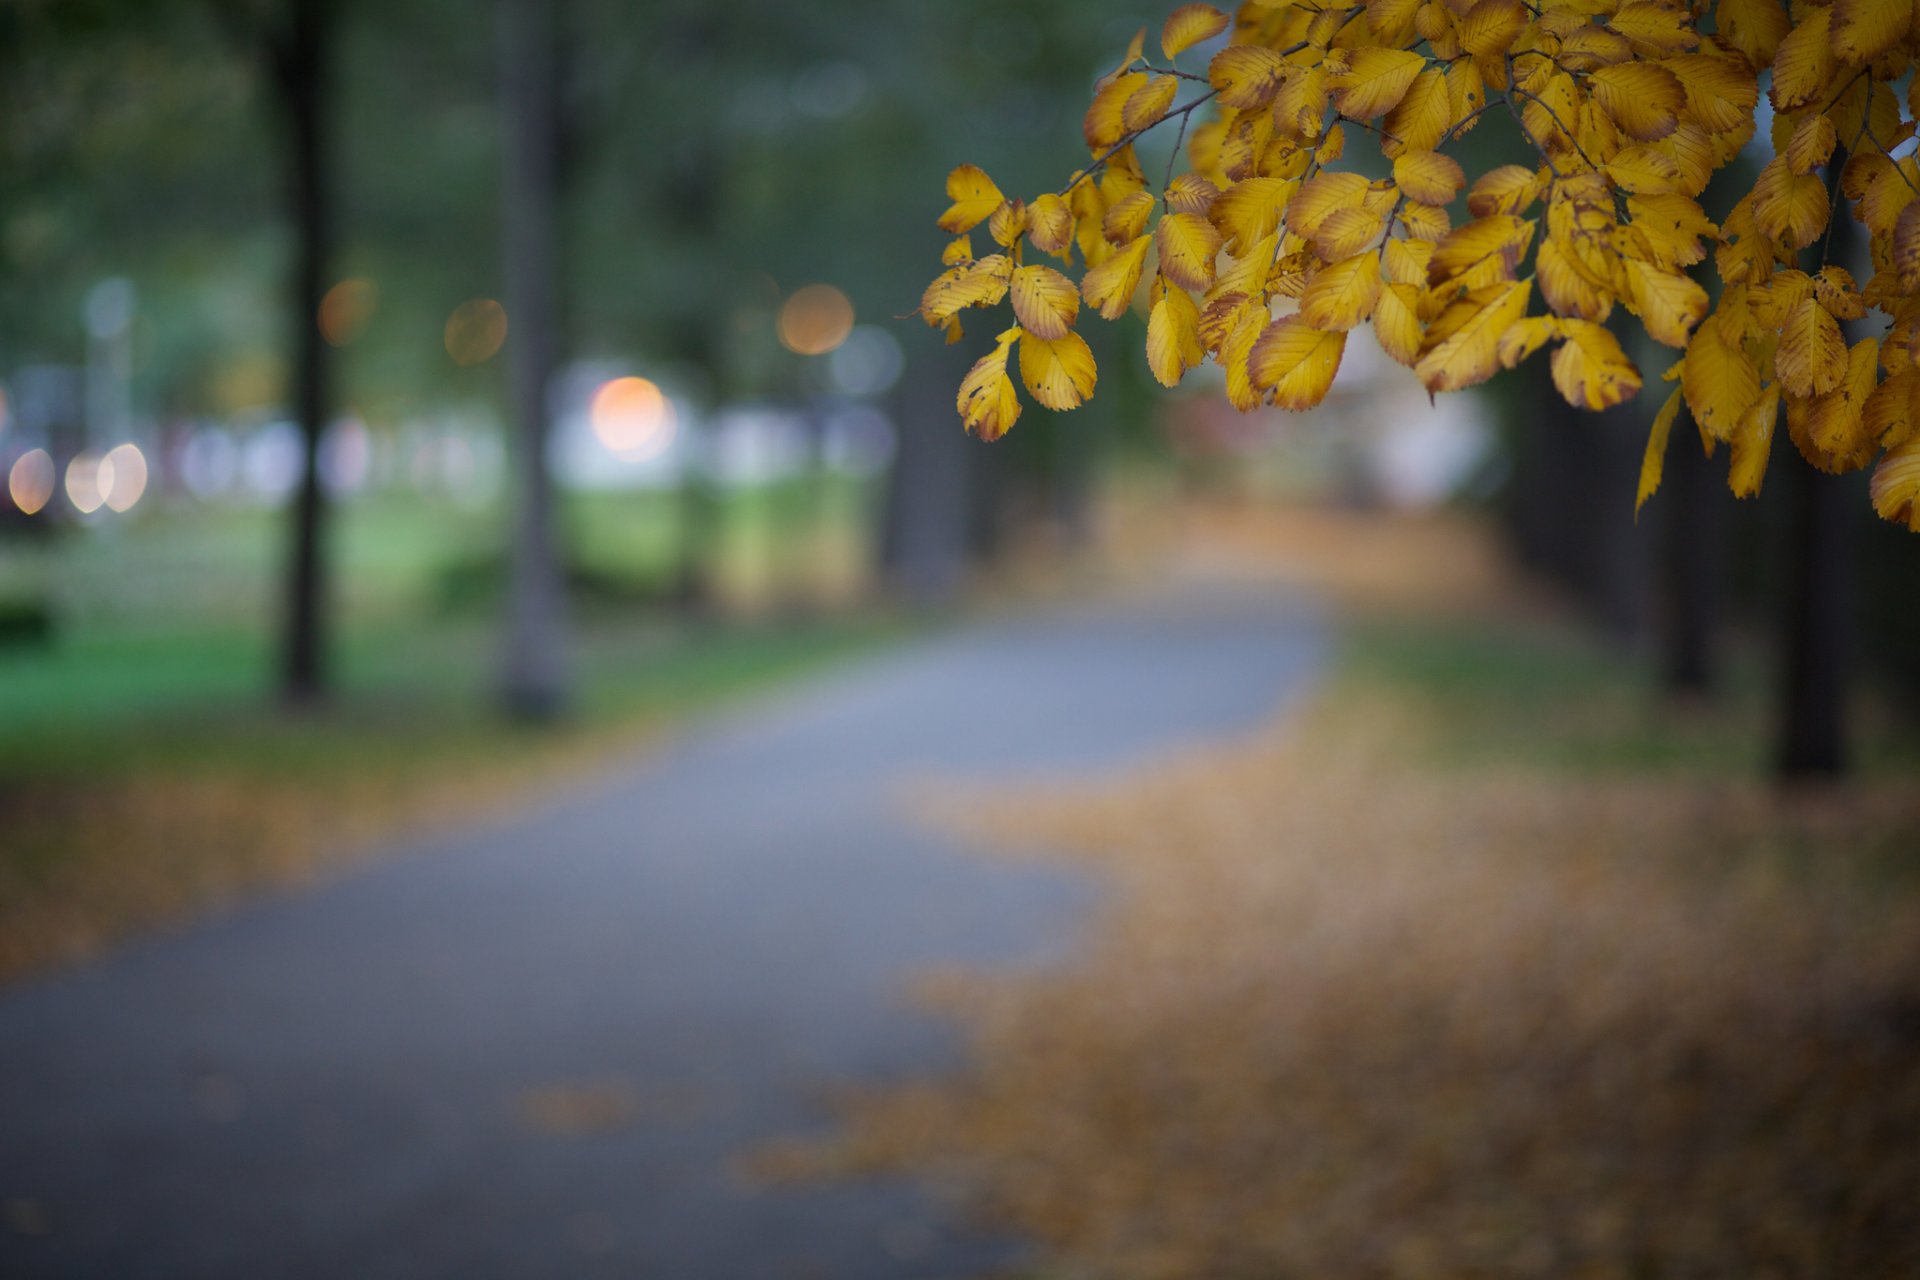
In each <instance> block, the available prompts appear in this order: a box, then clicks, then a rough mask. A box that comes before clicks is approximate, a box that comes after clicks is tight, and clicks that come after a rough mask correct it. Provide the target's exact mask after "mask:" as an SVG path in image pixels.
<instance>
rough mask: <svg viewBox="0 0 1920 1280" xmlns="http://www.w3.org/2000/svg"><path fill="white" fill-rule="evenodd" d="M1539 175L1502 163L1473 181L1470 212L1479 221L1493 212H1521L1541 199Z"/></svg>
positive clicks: (1533, 171) (1520, 166) (1514, 165)
mask: <svg viewBox="0 0 1920 1280" xmlns="http://www.w3.org/2000/svg"><path fill="white" fill-rule="evenodd" d="M1542 186H1543V184H1542V183H1541V181H1540V177H1539V174H1538V173H1537V172H1536V171H1535V170H1532V169H1529V168H1527V167H1526V166H1525V165H1518V164H1503V165H1501V166H1499V167H1498V168H1495V169H1489V170H1487V171H1486V172H1485V173H1483V174H1481V175H1480V176H1479V177H1478V178H1475V179H1474V182H1473V189H1472V190H1471V191H1469V192H1467V210H1468V211H1469V212H1470V213H1472V214H1473V216H1474V217H1476V218H1484V217H1486V216H1487V215H1488V214H1490V213H1522V212H1524V211H1525V210H1526V209H1527V207H1528V206H1529V205H1531V204H1532V203H1533V202H1534V201H1535V200H1538V199H1539V198H1540V191H1541V188H1542Z"/></svg>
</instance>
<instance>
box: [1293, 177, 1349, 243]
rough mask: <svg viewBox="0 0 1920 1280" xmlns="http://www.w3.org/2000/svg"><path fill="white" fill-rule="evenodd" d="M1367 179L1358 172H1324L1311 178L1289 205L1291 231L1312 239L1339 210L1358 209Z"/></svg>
mask: <svg viewBox="0 0 1920 1280" xmlns="http://www.w3.org/2000/svg"><path fill="white" fill-rule="evenodd" d="M1366 194H1367V180H1366V179H1365V178H1363V177H1361V176H1360V175H1359V174H1357V173H1322V174H1319V175H1318V176H1316V177H1313V178H1309V179H1308V180H1307V181H1306V182H1305V183H1303V184H1301V187H1300V189H1299V190H1298V191H1296V192H1295V193H1294V195H1293V199H1292V200H1290V201H1288V202H1287V230H1289V231H1291V232H1293V233H1294V234H1295V235H1297V236H1300V237H1301V238H1302V239H1308V238H1311V237H1312V235H1313V233H1314V232H1315V231H1317V230H1319V229H1320V224H1321V223H1322V222H1325V221H1326V220H1327V218H1328V217H1330V216H1331V215H1332V214H1333V212H1334V211H1335V210H1336V209H1344V208H1349V207H1358V206H1359V204H1360V202H1361V201H1362V200H1363V199H1364V198H1365V196H1366Z"/></svg>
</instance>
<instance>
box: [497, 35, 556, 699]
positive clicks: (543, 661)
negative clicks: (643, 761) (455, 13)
mask: <svg viewBox="0 0 1920 1280" xmlns="http://www.w3.org/2000/svg"><path fill="white" fill-rule="evenodd" d="M499 3H500V9H499V18H500V32H499V35H500V96H501V121H502V133H503V136H502V142H503V147H502V155H503V164H502V176H503V183H504V185H503V190H502V198H501V215H502V217H501V222H502V232H503V239H504V248H505V257H506V261H505V278H506V308H507V320H508V324H509V325H510V330H509V333H510V336H509V338H508V342H507V365H508V368H507V375H508V382H509V399H510V402H511V421H510V424H509V428H508V433H509V445H508V458H509V460H510V468H509V469H510V476H511V484H512V494H513V530H512V540H511V543H510V545H509V548H508V575H509V577H508V585H507V629H506V648H505V653H504V655H503V662H502V669H501V683H500V692H501V698H502V700H503V703H504V706H505V708H506V711H507V713H508V714H509V715H512V716H515V717H517V718H521V719H534V720H540V719H548V718H551V717H553V716H555V715H557V714H559V713H560V712H561V711H562V710H563V709H564V707H565V702H566V693H567V670H566V666H567V663H566V621H565V607H566V601H565V592H564V587H563V584H562V581H561V576H560V569H559V564H558V560H557V557H556V555H555V548H556V541H557V540H556V537H555V532H554V511H553V505H554V504H553V484H552V479H551V477H550V475H549V474H548V469H547V434H548V418H549V406H548V392H549V388H550V386H551V384H552V380H553V372H554V364H555V360H556V346H557V343H556V326H557V322H558V297H557V286H556V280H555V276H556V270H555V266H556V256H557V249H556V244H555V224H554V210H555V204H556V203H557V202H556V199H555V195H556V184H557V179H558V171H557V165H556V155H555V151H556V148H555V143H556V128H555V122H556V117H555V112H556V106H557V100H556V85H555V63H556V61H557V56H558V50H557V45H558V28H557V22H556V14H555V5H554V4H553V3H552V2H551V0H499Z"/></svg>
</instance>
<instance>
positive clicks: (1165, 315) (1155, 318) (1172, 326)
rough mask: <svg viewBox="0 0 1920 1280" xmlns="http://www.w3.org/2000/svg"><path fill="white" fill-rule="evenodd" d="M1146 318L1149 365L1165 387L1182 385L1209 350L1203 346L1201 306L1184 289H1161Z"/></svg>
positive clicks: (1155, 376) (1157, 379) (1156, 378)
mask: <svg viewBox="0 0 1920 1280" xmlns="http://www.w3.org/2000/svg"><path fill="white" fill-rule="evenodd" d="M1159 292H1160V297H1159V300H1158V301H1156V302H1155V303H1154V304H1153V314H1152V315H1151V316H1149V317H1148V318H1147V368H1149V369H1151V370H1152V371H1153V376H1154V378H1155V380H1156V381H1158V382H1159V383H1160V385H1161V386H1163V387H1171V386H1176V385H1178V384H1179V382H1180V379H1181V377H1182V376H1184V375H1185V374H1186V372H1187V370H1189V369H1191V368H1194V367H1195V366H1196V365H1198V364H1199V363H1200V362H1201V361H1202V360H1203V359H1205V358H1206V353H1205V352H1204V351H1202V350H1201V348H1200V309H1199V308H1198V307H1196V306H1195V305H1194V302H1193V299H1192V297H1190V296H1189V295H1188V294H1187V292H1186V290H1184V289H1167V288H1162V289H1161V290H1160V291H1159Z"/></svg>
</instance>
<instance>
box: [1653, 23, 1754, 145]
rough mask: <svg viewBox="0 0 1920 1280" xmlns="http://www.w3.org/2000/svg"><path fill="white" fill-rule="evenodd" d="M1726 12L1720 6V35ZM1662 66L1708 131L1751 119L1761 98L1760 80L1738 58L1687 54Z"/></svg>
mask: <svg viewBox="0 0 1920 1280" xmlns="http://www.w3.org/2000/svg"><path fill="white" fill-rule="evenodd" d="M1726 12H1727V11H1726V7H1725V6H1724V5H1723V6H1722V7H1721V10H1720V13H1721V28H1720V29H1721V33H1722V34H1723V35H1724V34H1725V32H1726ZM1769 57H1771V54H1769ZM1665 66H1666V68H1667V70H1669V71H1671V72H1673V74H1674V75H1675V76H1676V77H1677V78H1678V79H1679V81H1680V87H1681V88H1683V89H1685V90H1686V92H1687V111H1688V112H1689V113H1690V114H1691V115H1692V116H1693V118H1694V119H1695V120H1696V121H1698V122H1699V124H1700V127H1701V128H1703V129H1705V130H1706V131H1707V132H1708V133H1731V132H1733V131H1734V130H1736V129H1739V128H1741V127H1742V126H1743V125H1750V124H1751V123H1752V122H1753V107H1754V104H1755V103H1756V102H1758V101H1759V100H1760V82H1759V81H1758V80H1757V79H1755V78H1754V74H1753V68H1751V67H1749V66H1748V65H1747V64H1746V63H1745V62H1743V61H1741V60H1740V59H1739V58H1729V57H1722V56H1720V55H1719V54H1715V53H1687V54H1682V55H1680V56H1679V57H1677V58H1668V59H1667V60H1666V63H1665Z"/></svg>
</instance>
